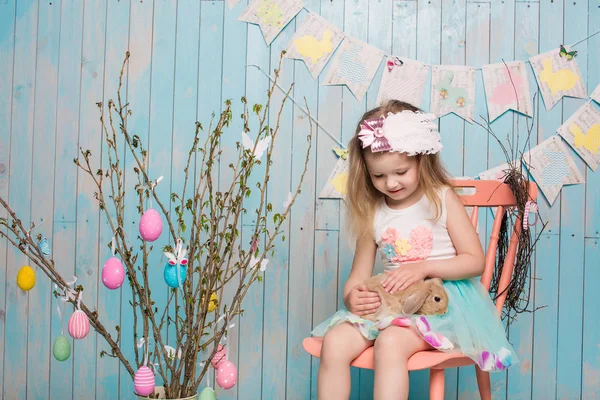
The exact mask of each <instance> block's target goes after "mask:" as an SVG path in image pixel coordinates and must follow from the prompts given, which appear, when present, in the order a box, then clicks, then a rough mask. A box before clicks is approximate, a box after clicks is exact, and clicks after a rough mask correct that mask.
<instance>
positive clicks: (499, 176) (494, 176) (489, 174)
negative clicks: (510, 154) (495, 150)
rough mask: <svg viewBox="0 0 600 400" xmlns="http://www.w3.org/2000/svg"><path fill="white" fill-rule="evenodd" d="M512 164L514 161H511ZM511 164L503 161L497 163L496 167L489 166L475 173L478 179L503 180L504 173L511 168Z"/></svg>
mask: <svg viewBox="0 0 600 400" xmlns="http://www.w3.org/2000/svg"><path fill="white" fill-rule="evenodd" d="M512 164H513V165H514V162H513V163H512ZM511 168H512V167H511V165H510V164H509V163H504V164H501V165H498V166H497V167H494V168H490V169H488V170H486V171H483V172H481V173H479V174H478V175H477V177H478V178H479V179H482V180H490V181H499V182H504V178H505V177H506V173H507V172H508V171H509V170H510V169H511Z"/></svg>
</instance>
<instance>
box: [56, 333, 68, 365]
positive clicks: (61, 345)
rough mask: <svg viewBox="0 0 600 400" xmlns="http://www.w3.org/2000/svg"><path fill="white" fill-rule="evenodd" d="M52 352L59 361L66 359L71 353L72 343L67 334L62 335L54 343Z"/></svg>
mask: <svg viewBox="0 0 600 400" xmlns="http://www.w3.org/2000/svg"><path fill="white" fill-rule="evenodd" d="M52 354H53V355H54V358H56V359H57V360H58V361H65V360H66V359H67V358H69V356H70V355H71V343H69V339H67V337H66V336H65V335H60V336H59V337H57V338H56V340H55V341H54V344H53V345H52Z"/></svg>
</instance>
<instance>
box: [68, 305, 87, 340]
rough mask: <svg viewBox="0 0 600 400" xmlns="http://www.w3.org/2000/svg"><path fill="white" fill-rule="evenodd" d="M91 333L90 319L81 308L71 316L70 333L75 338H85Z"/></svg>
mask: <svg viewBox="0 0 600 400" xmlns="http://www.w3.org/2000/svg"><path fill="white" fill-rule="evenodd" d="M88 333H90V321H89V320H88V317H87V315H85V313H84V312H83V311H81V310H75V312H74V313H73V315H71V318H69V335H71V336H72V337H73V339H83V338H84V337H86V336H87V334H88Z"/></svg>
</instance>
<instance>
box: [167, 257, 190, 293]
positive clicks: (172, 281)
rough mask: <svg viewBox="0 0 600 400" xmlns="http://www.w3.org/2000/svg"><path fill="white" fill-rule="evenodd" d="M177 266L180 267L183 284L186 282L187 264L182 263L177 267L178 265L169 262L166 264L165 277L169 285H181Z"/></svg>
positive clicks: (175, 286) (174, 286) (176, 286)
mask: <svg viewBox="0 0 600 400" xmlns="http://www.w3.org/2000/svg"><path fill="white" fill-rule="evenodd" d="M176 268H179V276H180V278H181V284H182V285H183V283H184V282H185V275H186V268H185V266H183V265H180V266H179V267H177V266H174V265H171V264H169V263H167V265H165V273H164V277H165V282H166V283H167V285H169V286H170V287H172V288H178V287H179V283H178V282H177V269H176Z"/></svg>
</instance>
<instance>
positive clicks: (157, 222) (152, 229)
mask: <svg viewBox="0 0 600 400" xmlns="http://www.w3.org/2000/svg"><path fill="white" fill-rule="evenodd" d="M162 228H163V223H162V218H161V217H160V214H159V213H158V211H156V210H155V209H153V208H149V209H147V210H146V212H145V213H144V215H142V218H141V219H140V235H142V239H144V240H145V241H147V242H154V241H155V240H156V239H158V237H159V236H160V234H161V233H162Z"/></svg>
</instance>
